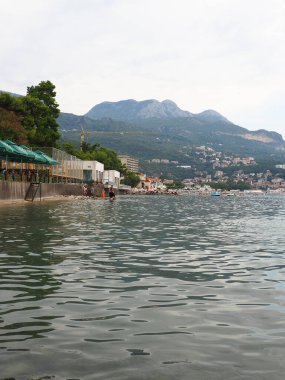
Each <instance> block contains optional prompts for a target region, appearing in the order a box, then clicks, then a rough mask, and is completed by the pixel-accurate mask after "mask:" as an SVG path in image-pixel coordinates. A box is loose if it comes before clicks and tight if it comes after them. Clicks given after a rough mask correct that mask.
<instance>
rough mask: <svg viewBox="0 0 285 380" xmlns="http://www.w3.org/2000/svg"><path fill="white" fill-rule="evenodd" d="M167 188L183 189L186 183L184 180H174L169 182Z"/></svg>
mask: <svg viewBox="0 0 285 380" xmlns="http://www.w3.org/2000/svg"><path fill="white" fill-rule="evenodd" d="M166 186H167V189H173V190H178V189H183V188H184V184H183V182H182V181H174V182H173V183H171V184H167V185H166Z"/></svg>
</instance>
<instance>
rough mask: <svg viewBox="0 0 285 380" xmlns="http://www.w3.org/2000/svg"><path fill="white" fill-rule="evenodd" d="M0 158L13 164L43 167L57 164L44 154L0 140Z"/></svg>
mask: <svg viewBox="0 0 285 380" xmlns="http://www.w3.org/2000/svg"><path fill="white" fill-rule="evenodd" d="M0 158H2V159H9V160H12V161H15V162H31V163H35V164H44V165H58V164H59V163H58V162H57V161H56V160H54V159H53V158H51V157H49V156H48V155H46V154H45V153H43V152H41V151H39V150H37V151H33V150H31V149H30V148H28V147H26V146H25V145H17V144H15V143H14V142H13V141H10V140H4V141H3V140H0Z"/></svg>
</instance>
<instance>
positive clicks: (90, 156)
mask: <svg viewBox="0 0 285 380" xmlns="http://www.w3.org/2000/svg"><path fill="white" fill-rule="evenodd" d="M62 148H63V150H65V151H66V152H67V153H69V154H71V155H73V156H75V157H78V158H80V159H81V160H91V161H93V160H94V161H99V162H101V163H102V164H104V168H105V170H110V169H113V170H118V171H119V172H120V173H126V167H125V166H124V165H123V164H122V162H121V160H120V159H119V158H118V155H117V153H116V152H115V151H113V150H111V149H108V148H104V147H102V146H100V144H93V145H91V144H89V143H83V145H82V150H79V149H77V148H75V146H74V145H72V144H70V143H64V144H62Z"/></svg>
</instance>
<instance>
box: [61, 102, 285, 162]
mask: <svg viewBox="0 0 285 380" xmlns="http://www.w3.org/2000/svg"><path fill="white" fill-rule="evenodd" d="M58 123H59V124H60V126H61V132H62V134H63V138H64V139H68V140H69V141H74V142H76V143H77V144H79V142H80V132H81V131H82V128H83V130H84V131H85V132H87V131H89V132H91V131H92V132H94V133H90V134H88V135H87V134H86V139H88V141H89V142H99V143H101V144H102V145H105V146H107V147H109V148H112V149H115V150H116V151H118V152H120V153H128V154H132V155H134V156H136V157H138V158H139V159H153V158H165V159H171V160H177V161H179V162H181V163H188V161H189V159H188V158H189V157H188V156H189V154H188V152H189V150H191V149H193V147H197V146H201V145H206V146H208V147H211V148H213V149H215V150H216V151H222V152H228V153H234V154H240V155H251V156H252V155H253V156H256V157H263V158H266V157H271V158H272V157H276V158H277V157H278V158H280V157H282V156H284V149H285V142H284V140H283V139H282V136H281V135H280V134H278V133H276V132H269V131H266V130H259V131H249V130H247V129H246V128H243V127H240V126H238V125H235V124H233V123H232V122H230V121H229V120H228V119H227V118H226V117H224V116H223V115H221V114H219V113H218V112H216V111H213V110H207V111H204V112H201V113H199V114H193V113H191V112H189V111H183V110H181V109H180V108H178V107H177V105H176V104H175V103H174V102H172V101H169V100H167V101H163V102H159V101H157V100H146V101H142V102H137V101H135V100H124V101H119V102H104V103H100V104H98V105H96V106H94V107H93V108H92V109H91V110H90V111H88V112H87V113H86V114H85V115H83V116H77V115H73V114H65V113H61V115H60V117H59V118H58ZM96 131H97V132H99V133H95V132H96ZM112 132H114V133H112Z"/></svg>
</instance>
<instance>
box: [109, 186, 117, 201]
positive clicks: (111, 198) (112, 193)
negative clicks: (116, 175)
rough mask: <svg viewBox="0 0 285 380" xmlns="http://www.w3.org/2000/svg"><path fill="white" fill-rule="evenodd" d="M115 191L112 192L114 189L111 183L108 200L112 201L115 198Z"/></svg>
mask: <svg viewBox="0 0 285 380" xmlns="http://www.w3.org/2000/svg"><path fill="white" fill-rule="evenodd" d="M115 196H116V195H115V193H114V189H113V186H112V185H111V187H110V189H109V199H110V201H114V200H115Z"/></svg>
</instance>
